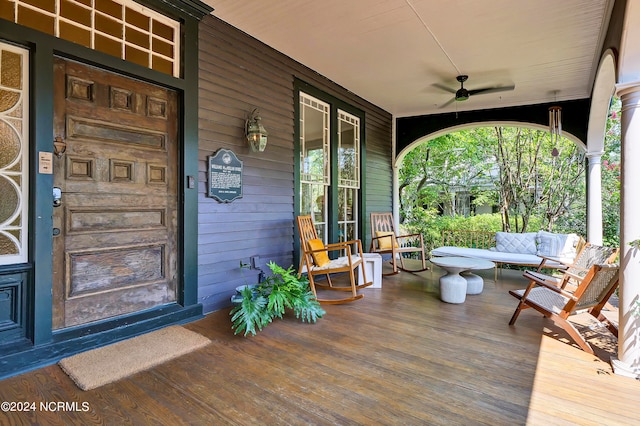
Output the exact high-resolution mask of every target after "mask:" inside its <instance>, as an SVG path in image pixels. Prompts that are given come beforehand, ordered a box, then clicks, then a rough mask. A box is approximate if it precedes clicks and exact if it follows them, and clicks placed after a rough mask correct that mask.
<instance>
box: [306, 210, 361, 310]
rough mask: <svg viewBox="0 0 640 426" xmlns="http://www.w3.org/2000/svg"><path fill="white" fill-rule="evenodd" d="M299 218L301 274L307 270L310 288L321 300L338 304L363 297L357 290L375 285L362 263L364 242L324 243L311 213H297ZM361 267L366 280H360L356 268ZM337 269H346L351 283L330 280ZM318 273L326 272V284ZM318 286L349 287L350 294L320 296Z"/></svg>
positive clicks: (336, 288) (330, 288)
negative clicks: (339, 296)
mask: <svg viewBox="0 0 640 426" xmlns="http://www.w3.org/2000/svg"><path fill="white" fill-rule="evenodd" d="M297 222H298V231H299V232H300V248H301V250H302V258H301V259H300V267H299V268H298V277H300V276H301V275H302V274H303V273H304V272H306V273H307V276H308V277H309V284H310V285H311V290H312V291H313V294H314V295H315V296H316V299H317V300H318V302H320V303H328V304H338V303H346V302H352V301H354V300H358V299H362V298H363V297H364V295H363V294H358V293H357V291H358V290H359V289H361V288H364V287H368V286H370V285H372V284H373V281H367V275H366V271H365V269H366V268H364V263H363V258H364V257H363V253H362V243H361V242H360V240H352V241H345V242H342V243H333V244H324V243H323V242H322V241H321V240H320V239H318V233H317V231H316V227H315V226H314V224H313V219H312V218H311V216H298V217H297ZM353 248H355V251H356V253H355V254H352V249H353ZM330 252H339V253H340V257H337V258H335V259H330V258H329V253H330ZM358 267H360V268H361V270H362V278H363V284H358V283H357V280H358V274H356V272H355V270H356V268H358ZM335 273H347V274H348V276H349V282H350V286H349V287H345V286H334V285H333V283H332V282H331V274H335ZM317 275H325V276H326V279H327V280H326V284H325V283H324V282H317V281H316V280H315V277H316V276H317ZM316 287H320V288H324V289H327V290H338V291H350V292H351V295H350V296H349V297H346V298H342V299H331V298H329V299H320V298H318V293H317V290H316Z"/></svg>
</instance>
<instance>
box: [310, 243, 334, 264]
mask: <svg viewBox="0 0 640 426" xmlns="http://www.w3.org/2000/svg"><path fill="white" fill-rule="evenodd" d="M307 245H308V246H309V250H310V251H311V257H313V263H315V264H316V266H324V265H326V264H327V263H329V262H331V260H330V259H329V254H328V253H327V251H326V250H324V243H323V242H322V240H320V239H318V238H316V239H314V240H309V241H307ZM315 250H319V251H315Z"/></svg>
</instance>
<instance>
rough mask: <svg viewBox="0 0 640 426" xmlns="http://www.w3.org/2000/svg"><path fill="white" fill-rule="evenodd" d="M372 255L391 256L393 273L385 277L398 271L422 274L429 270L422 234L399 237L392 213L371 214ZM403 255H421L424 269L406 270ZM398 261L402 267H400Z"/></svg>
mask: <svg viewBox="0 0 640 426" xmlns="http://www.w3.org/2000/svg"><path fill="white" fill-rule="evenodd" d="M369 251H370V252H371V253H378V254H391V264H392V265H393V272H390V273H386V274H383V275H394V274H397V273H398V269H400V270H402V271H406V272H422V271H427V270H429V268H428V267H427V263H426V260H427V258H426V256H425V253H424V242H423V239H422V234H407V235H398V234H397V233H396V231H395V229H394V222H393V215H392V214H391V213H371V247H370V248H369ZM403 253H420V259H421V260H422V269H416V270H410V269H407V268H405V266H404V259H403V257H402V254H403ZM398 260H399V263H400V266H398Z"/></svg>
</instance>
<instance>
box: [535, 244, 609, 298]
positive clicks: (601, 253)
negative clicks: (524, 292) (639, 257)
mask: <svg viewBox="0 0 640 426" xmlns="http://www.w3.org/2000/svg"><path fill="white" fill-rule="evenodd" d="M618 252H619V249H618V248H616V247H604V246H599V245H596V244H591V243H585V244H584V245H583V246H582V248H581V249H580V251H579V252H578V254H577V255H576V258H575V260H574V261H573V263H571V264H565V266H564V268H562V269H561V271H562V276H560V277H555V276H552V275H547V274H543V273H542V272H540V271H541V270H542V269H544V268H546V266H545V263H546V262H547V261H552V262H554V263H556V264H558V263H560V264H562V263H563V262H562V260H561V259H557V258H553V257H545V256H542V259H543V260H542V262H540V266H538V269H537V270H536V271H527V272H525V274H524V276H525V278H529V279H535V280H538V281H546V282H547V283H553V284H555V285H556V286H557V287H560V288H562V289H565V288H566V286H567V284H569V283H570V282H571V283H572V284H574V285H577V284H578V283H579V282H580V281H581V280H582V279H583V278H584V277H585V276H586V274H587V272H588V271H589V269H590V268H591V267H592V266H593V265H596V264H610V263H613V262H615V260H616V258H617V257H618ZM554 269H558V268H555V267H554Z"/></svg>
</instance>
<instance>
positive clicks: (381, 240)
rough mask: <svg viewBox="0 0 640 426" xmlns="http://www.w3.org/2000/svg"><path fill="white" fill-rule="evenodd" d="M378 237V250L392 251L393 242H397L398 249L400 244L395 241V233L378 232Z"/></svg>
mask: <svg viewBox="0 0 640 426" xmlns="http://www.w3.org/2000/svg"><path fill="white" fill-rule="evenodd" d="M376 237H378V248H379V249H380V250H391V244H392V242H395V244H394V245H395V247H398V242H397V241H395V240H396V239H395V238H394V233H393V232H383V231H376Z"/></svg>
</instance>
